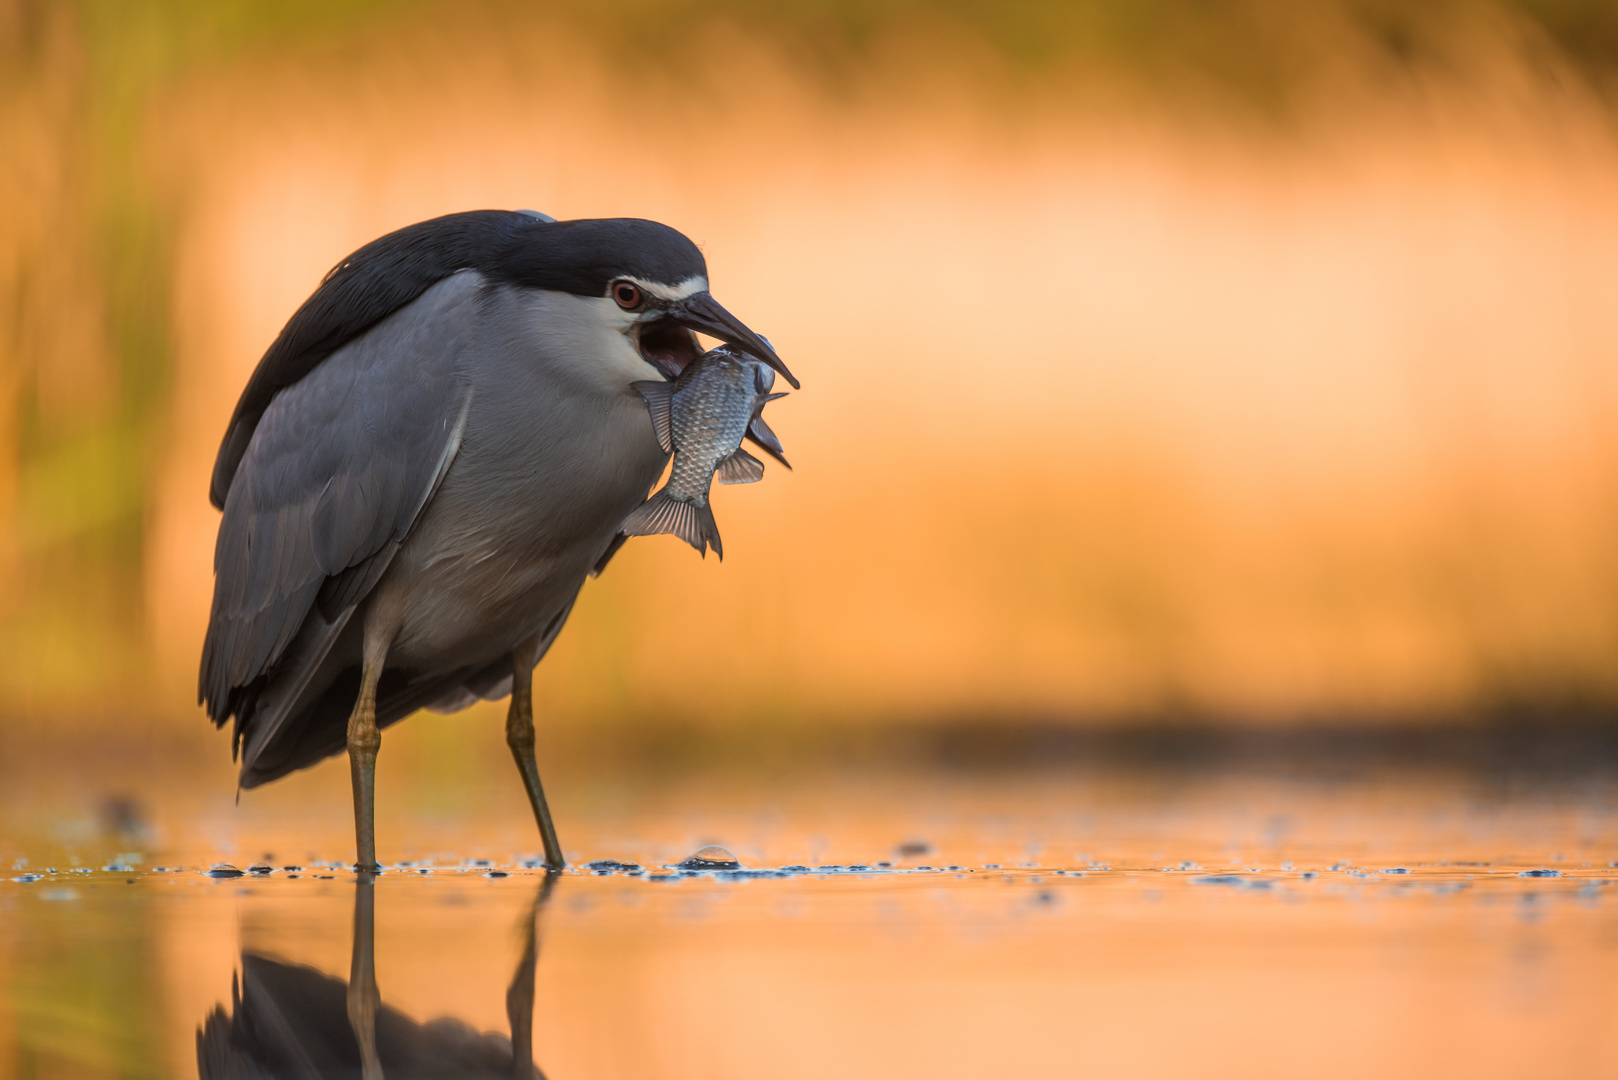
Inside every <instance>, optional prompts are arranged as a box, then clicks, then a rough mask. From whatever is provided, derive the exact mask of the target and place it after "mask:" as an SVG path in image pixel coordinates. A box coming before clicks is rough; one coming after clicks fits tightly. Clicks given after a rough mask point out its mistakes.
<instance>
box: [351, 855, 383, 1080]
mask: <svg viewBox="0 0 1618 1080" xmlns="http://www.w3.org/2000/svg"><path fill="white" fill-rule="evenodd" d="M375 880H376V879H375V878H373V877H372V876H371V875H370V874H367V873H364V872H363V871H362V872H361V873H360V875H359V879H358V881H356V882H355V884H354V890H355V891H354V952H353V960H352V961H351V963H350V965H349V969H348V1026H349V1027H350V1028H352V1029H353V1031H354V1039H355V1041H356V1042H358V1043H359V1047H360V1075H361V1076H362V1077H363V1080H382V1060H381V1058H380V1057H379V1056H378V1055H377V1052H376V1014H377V1012H378V1011H379V1010H380V1009H381V1007H382V993H381V991H380V990H379V989H377V985H376V885H375Z"/></svg>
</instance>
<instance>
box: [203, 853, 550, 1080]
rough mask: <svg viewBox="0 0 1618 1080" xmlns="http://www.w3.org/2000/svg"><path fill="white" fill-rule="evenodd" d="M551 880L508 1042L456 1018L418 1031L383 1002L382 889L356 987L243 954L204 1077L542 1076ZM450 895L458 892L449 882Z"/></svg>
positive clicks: (371, 909)
mask: <svg viewBox="0 0 1618 1080" xmlns="http://www.w3.org/2000/svg"><path fill="white" fill-rule="evenodd" d="M560 878H561V875H559V874H549V873H548V874H546V875H545V876H544V878H543V880H541V881H540V883H539V887H538V889H537V890H536V892H535V895H534V899H533V903H532V904H531V905H530V906H529V908H528V912H527V922H526V926H525V928H524V933H523V948H522V952H521V954H520V956H519V957H518V960H517V968H516V971H515V972H514V973H513V974H512V978H511V983H510V985H509V986H508V987H507V989H506V1015H507V1018H508V1020H509V1021H510V1024H511V1029H510V1030H511V1037H510V1039H509V1041H508V1040H507V1039H506V1037H505V1036H504V1035H501V1034H498V1033H493V1032H486V1033H480V1032H478V1031H476V1030H475V1029H473V1028H472V1026H471V1025H469V1024H467V1023H464V1022H463V1021H461V1020H457V1019H454V1018H452V1017H440V1018H438V1019H435V1020H430V1021H428V1022H426V1023H418V1022H416V1021H414V1020H412V1019H410V1018H409V1017H407V1016H405V1015H404V1014H403V1013H401V1012H399V1011H398V1010H396V1009H391V1008H389V1007H388V1006H387V1005H386V1004H385V1003H384V1002H383V1001H382V997H381V993H380V990H379V988H378V986H377V981H376V959H377V957H376V882H375V880H374V878H373V877H372V876H371V875H369V874H361V875H359V876H358V878H357V880H356V882H355V886H354V921H353V928H354V947H353V952H352V956H351V963H350V966H349V977H348V981H347V982H344V981H343V980H342V979H337V978H332V977H331V976H328V975H325V974H322V973H321V972H319V971H317V970H315V969H314V968H310V967H305V966H303V965H301V964H292V963H288V962H286V961H284V960H280V959H276V958H272V957H269V956H264V955H261V954H258V953H252V952H244V953H242V958H241V960H242V968H241V978H240V981H239V982H238V983H236V984H235V985H234V986H233V987H232V994H231V998H232V1000H231V1005H230V1007H229V1008H228V1009H227V1008H226V1007H225V1006H219V1007H217V1008H215V1009H214V1010H213V1012H212V1014H210V1015H209V1016H208V1017H207V1019H206V1020H205V1021H204V1022H203V1024H202V1027H201V1028H200V1029H199V1030H198V1032H197V1071H198V1073H199V1075H200V1076H201V1077H202V1078H203V1080H213V1078H223V1077H229V1078H232V1080H234V1078H238V1077H240V1078H249V1077H251V1078H255V1080H256V1078H260V1077H264V1076H276V1077H281V1076H287V1077H343V1078H345V1080H350V1078H352V1080H375V1078H378V1077H384V1076H385V1077H387V1078H388V1080H406V1078H412V1077H429V1076H432V1077H441V1076H457V1077H491V1078H492V1077H511V1076H519V1077H534V1078H538V1080H544V1074H543V1073H542V1072H540V1071H539V1069H538V1068H536V1067H535V1065H534V1059H533V1041H534V1040H533V1031H534V979H535V972H536V970H537V968H538V964H539V945H540V941H539V937H540V926H539V924H540V919H541V918H542V917H543V914H544V909H545V906H546V905H547V904H548V903H549V902H550V900H551V896H552V894H553V893H554V891H555V889H556V885H557V882H558V881H559V880H560ZM445 887H446V888H455V887H456V886H454V885H453V884H450V883H445Z"/></svg>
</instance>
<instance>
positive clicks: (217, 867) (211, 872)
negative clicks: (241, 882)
mask: <svg viewBox="0 0 1618 1080" xmlns="http://www.w3.org/2000/svg"><path fill="white" fill-rule="evenodd" d="M203 872H204V873H206V874H207V875H208V876H209V877H213V878H234V877H241V876H242V872H241V871H240V870H238V869H236V868H235V867H234V866H232V865H230V864H229V863H228V862H222V863H214V864H213V865H212V866H210V867H208V869H207V870H205V871H203Z"/></svg>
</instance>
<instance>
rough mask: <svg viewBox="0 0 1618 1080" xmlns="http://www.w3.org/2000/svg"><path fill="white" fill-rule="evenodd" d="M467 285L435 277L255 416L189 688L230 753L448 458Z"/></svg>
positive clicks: (294, 673) (338, 615)
mask: <svg viewBox="0 0 1618 1080" xmlns="http://www.w3.org/2000/svg"><path fill="white" fill-rule="evenodd" d="M480 284H481V278H480V277H479V275H478V274H476V273H475V272H463V273H460V274H456V275H454V276H452V277H450V278H447V279H445V280H444V281H442V282H440V283H438V284H437V285H435V286H433V287H432V288H430V289H428V290H427V291H426V292H425V293H423V294H422V296H421V297H420V298H418V299H417V300H415V301H414V302H413V303H411V304H409V305H408V306H406V307H405V308H403V309H401V310H400V311H397V312H395V313H394V314H393V315H390V316H389V317H388V318H386V319H385V320H383V321H382V322H381V323H379V324H377V325H376V326H374V327H372V328H371V329H370V330H368V331H367V332H366V333H364V334H363V335H361V336H360V337H358V338H356V339H354V340H353V341H351V342H349V343H348V344H347V345H344V346H343V347H342V348H340V349H338V350H337V351H336V352H334V353H332V354H331V355H330V356H329V357H327V358H326V359H325V360H324V361H322V362H321V363H320V364H319V365H318V366H317V367H315V368H314V369H313V370H312V371H310V372H309V373H308V374H307V375H305V376H304V377H303V378H302V379H301V380H299V381H298V382H297V383H295V384H293V385H291V386H289V387H286V388H284V389H282V390H281V391H280V392H279V393H278V394H277V395H276V396H275V399H274V400H273V401H271V402H270V404H269V406H268V407H267V408H266V409H265V410H264V414H263V417H262V418H261V419H260V420H259V422H258V424H257V426H256V429H255V431H254V433H253V438H252V441H251V443H250V444H249V446H248V447H247V451H246V453H245V454H244V455H243V457H242V460H241V464H240V466H239V467H238V468H237V470H236V472H235V475H234V477H233V480H232V483H231V486H230V490H229V493H228V495H227V497H226V499H225V513H224V519H223V521H222V522H221V523H220V527H219V541H218V545H217V547H216V548H215V551H214V575H215V581H214V600H213V611H212V616H211V618H210V620H209V624H208V635H207V638H206V641H205V642H204V645H203V655H202V672H201V678H200V686H199V694H200V697H201V699H202V700H203V702H204V703H205V704H206V705H207V708H208V714H209V716H210V717H212V718H213V720H214V722H215V723H216V724H222V723H223V722H224V721H225V719H226V718H227V717H229V716H231V715H232V714H234V715H235V716H236V717H237V731H236V741H237V745H238V746H240V743H241V741H242V739H243V738H244V737H245V736H248V735H249V734H250V736H251V740H252V743H253V744H254V745H262V744H263V743H264V742H265V741H267V740H268V738H269V737H270V736H271V735H272V734H273V730H270V729H273V727H274V721H275V716H274V715H271V716H266V717H264V718H263V719H262V720H261V721H260V722H257V723H253V722H252V721H253V716H252V714H253V713H254V712H255V702H257V701H258V700H259V699H260V698H261V697H268V698H273V699H276V700H280V701H283V702H286V703H287V704H288V705H290V703H291V702H292V701H294V700H295V699H296V697H297V694H298V687H297V686H296V685H290V684H296V683H297V682H298V680H299V679H300V678H301V679H302V680H304V681H307V680H308V678H309V677H310V675H311V674H312V673H313V672H314V670H315V668H317V667H318V666H319V664H320V661H321V660H322V659H324V657H325V655H326V652H327V651H328V650H329V649H330V647H331V644H332V642H333V641H335V640H336V638H337V636H338V635H339V634H340V633H341V632H342V630H343V627H344V626H345V625H346V624H347V622H348V617H349V615H350V614H351V613H352V612H353V610H354V607H355V606H356V605H357V604H358V603H359V602H360V601H361V600H362V599H364V597H365V596H366V594H367V593H369V592H370V590H371V588H372V587H373V586H374V585H375V584H376V581H377V579H378V578H379V577H381V575H382V572H383V571H384V570H386V569H387V566H388V563H389V561H390V560H391V559H392V558H393V555H394V553H395V552H396V551H397V550H398V548H399V545H400V543H402V542H403V540H404V538H405V536H406V535H407V534H408V533H409V531H410V528H411V526H412V525H413V524H414V522H415V521H416V519H417V517H418V516H419V515H420V513H421V511H422V509H423V507H425V506H426V505H427V502H428V500H429V499H431V497H432V494H433V492H434V491H435V490H436V488H437V486H438V483H439V481H440V480H442V478H443V476H444V473H445V472H446V471H447V470H448V469H449V467H450V463H451V462H452V461H453V460H454V457H455V452H456V450H457V449H458V448H459V446H460V439H461V433H462V428H463V426H464V424H465V422H466V416H467V410H468V407H469V405H470V403H471V393H472V390H471V384H470V381H469V379H468V378H467V376H466V374H465V373H464V372H463V371H462V370H461V366H460V357H461V355H462V354H463V352H464V351H465V349H466V347H467V345H468V344H469V343H470V340H471V338H472V336H473V334H475V332H476V325H477V310H478V308H477V304H478V292H479V290H480ZM300 631H303V632H302V633H300ZM295 639H296V642H297V647H296V648H294V649H291V650H290V651H289V646H290V645H292V644H293V642H294V640H295ZM280 711H284V710H271V712H272V713H278V712H280ZM244 714H245V715H244ZM248 726H252V727H254V728H255V730H252V731H251V732H248V731H247V730H245V729H246V728H247V727H248Z"/></svg>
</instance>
